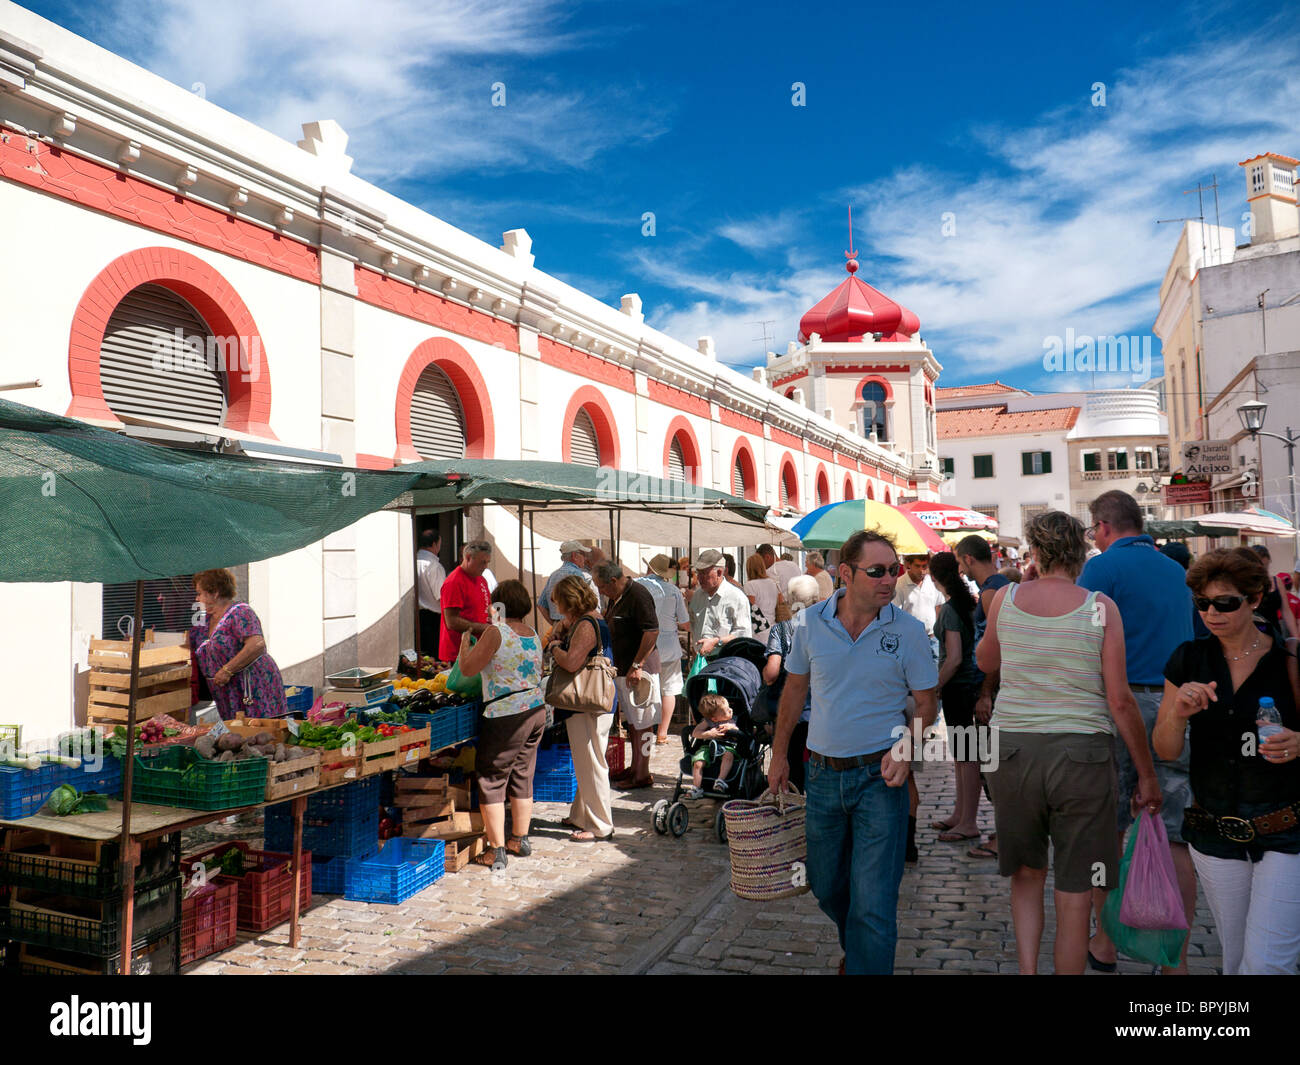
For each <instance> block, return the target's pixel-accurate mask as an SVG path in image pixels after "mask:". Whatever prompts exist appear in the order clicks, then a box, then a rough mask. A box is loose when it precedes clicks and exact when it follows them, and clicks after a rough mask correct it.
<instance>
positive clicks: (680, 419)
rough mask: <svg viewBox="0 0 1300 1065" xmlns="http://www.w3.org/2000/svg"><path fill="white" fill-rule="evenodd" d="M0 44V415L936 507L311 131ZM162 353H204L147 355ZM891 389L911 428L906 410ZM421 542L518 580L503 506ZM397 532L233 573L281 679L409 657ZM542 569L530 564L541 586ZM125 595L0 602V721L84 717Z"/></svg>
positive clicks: (748, 388)
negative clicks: (26, 412) (451, 220)
mask: <svg viewBox="0 0 1300 1065" xmlns="http://www.w3.org/2000/svg"><path fill="white" fill-rule="evenodd" d="M0 27H3V32H0V103H2V104H3V107H2V108H0V219H3V234H4V247H5V254H4V255H3V256H0V316H2V317H3V320H4V322H5V328H4V348H3V351H4V360H3V364H2V365H3V370H2V371H0V385H3V384H5V383H9V384H14V383H18V382H23V381H30V380H32V379H37V378H39V380H40V382H41V383H40V387H39V388H34V389H28V390H23V391H13V392H8V393H6V396H7V398H11V399H15V400H17V401H19V402H23V403H27V404H30V405H32V406H36V407H40V408H43V409H45V410H49V411H53V412H56V413H58V414H66V415H69V416H71V417H74V418H80V419H84V420H86V421H88V422H92V423H94V424H97V425H100V426H105V427H108V428H111V429H114V430H117V431H121V432H126V433H130V434H131V435H134V436H139V437H144V438H147V439H152V440H158V441H163V442H168V443H173V444H178V445H183V446H192V447H201V448H208V449H216V448H226V449H227V450H243V451H245V452H247V453H250V454H260V455H268V456H271V457H277V456H278V457H285V456H304V455H306V456H310V457H313V458H315V459H316V460H317V461H322V462H327V463H329V462H339V463H342V464H344V465H357V466H362V467H369V468H386V467H390V466H393V465H395V464H399V463H402V462H406V461H410V460H415V459H419V458H422V457H423V458H453V457H461V456H467V457H483V458H503V459H547V460H555V461H570V462H586V463H591V464H601V465H607V466H613V467H619V468H622V469H626V470H629V471H634V472H639V473H650V474H655V475H664V474H668V475H669V476H672V477H676V478H678V479H683V480H689V481H693V482H695V483H698V484H701V485H704V486H706V487H711V488H719V489H723V490H731V491H733V492H734V493H735V494H737V495H743V496H745V497H747V498H749V499H751V500H756V501H762V502H767V503H769V504H770V505H773V506H775V505H777V504H779V503H781V502H782V501H783V500H788V501H789V502H790V503H791V504H793V505H794V506H795V507H797V508H799V509H804V508H805V502H804V501H806V500H807V501H811V500H813V499H815V498H825V499H828V500H838V499H842V498H845V497H846V496H848V495H852V496H853V497H855V498H857V497H861V496H863V495H865V494H868V493H869V492H875V493H876V495H877V497H880V495H881V493H882V492H884V491H890V492H892V493H894V494H895V495H896V496H901V495H903V494H908V495H918V494H919V495H921V496H922V497H933V496H934V495H935V493H934V490H933V489H934V483H933V482H931V481H930V480H929V479H928V475H927V473H926V471H925V470H924V468H921V467H918V466H917V465H915V464H914V460H913V457H912V456H913V453H914V452H918V451H923V450H924V447H923V445H922V444H920V443H917V442H915V441H911V442H909V443H908V446H907V449H906V451H905V453H900V452H899V451H897V450H895V449H893V448H887V447H885V446H882V445H881V444H878V443H872V442H870V441H868V440H866V439H864V438H863V436H862V435H861V434H860V433H858V432H855V431H853V430H852V429H851V428H850V427H849V426H848V424H846V423H847V418H846V417H840V418H838V419H828V418H826V417H825V416H824V413H823V410H822V409H821V408H820V407H813V408H812V409H810V407H809V405H808V404H807V403H796V402H793V401H792V400H790V399H788V398H786V397H785V396H783V395H781V394H779V393H777V392H774V391H772V390H771V389H769V388H767V387H765V386H764V385H763V384H760V383H758V382H756V381H754V380H751V379H749V378H748V377H746V376H745V375H744V374H741V373H738V372H736V371H734V370H732V369H730V368H729V367H727V366H725V365H723V364H721V363H720V362H719V361H718V360H717V357H716V354H715V352H714V348H713V344H712V342H711V341H709V340H708V339H707V338H704V339H702V340H701V341H700V342H699V344H698V346H691V345H688V344H683V343H681V342H679V341H678V340H676V339H674V338H672V337H668V336H665V335H664V334H662V333H660V332H658V331H657V330H655V329H653V328H651V327H649V326H648V325H646V323H645V322H644V319H643V313H642V306H641V300H640V298H639V297H638V296H636V295H635V294H629V295H626V296H624V297H623V299H622V304H621V306H620V307H618V308H613V307H609V306H606V305H604V304H602V303H600V302H599V301H598V300H596V299H594V298H593V297H591V296H589V295H587V294H586V293H584V292H581V291H579V290H577V289H575V288H573V287H571V286H569V285H566V284H564V283H563V282H561V281H559V280H557V279H556V278H554V277H551V276H550V275H548V274H546V273H544V272H543V271H542V270H540V269H538V268H537V267H536V266H535V265H534V255H533V249H532V247H531V240H530V239H529V237H528V234H527V232H526V231H525V230H523V229H512V230H510V231H509V232H506V233H505V234H504V235H503V238H502V243H501V246H500V247H499V248H498V247H492V246H490V245H488V244H485V243H483V242H481V241H479V240H477V239H476V238H474V237H472V236H470V235H468V234H466V233H463V232H461V231H460V230H457V229H455V228H454V227H452V226H450V225H448V224H447V223H445V222H443V221H441V220H440V219H438V218H435V217H433V216H431V215H429V214H427V213H426V212H424V211H422V210H420V209H418V208H416V207H414V206H412V205H411V204H408V203H405V202H403V201H402V200H399V199H397V198H396V197H394V196H392V195H390V194H388V193H386V192H384V191H383V190H382V189H380V188H377V187H376V186H374V185H371V184H369V183H368V182H365V181H363V180H361V179H360V178H358V177H356V176H355V175H353V174H352V173H351V166H352V160H351V159H350V158H349V157H348V156H347V155H346V147H347V136H346V134H344V132H343V131H342V130H341V129H339V127H338V126H337V125H336V124H335V123H333V122H314V123H309V124H308V125H305V126H304V127H303V131H304V137H303V139H302V140H301V141H299V142H298V144H296V145H295V144H291V143H289V142H286V141H283V140H280V139H279V138H277V137H275V136H273V135H272V134H270V133H268V132H267V131H265V130H263V129H260V128H258V127H256V126H254V125H252V124H250V123H248V122H245V121H243V120H242V119H239V118H237V117H235V116H234V115H231V114H229V113H227V112H225V111H223V110H221V109H220V108H218V107H216V106H215V105H213V104H211V103H209V102H207V101H205V100H203V99H201V98H200V97H198V96H196V95H194V94H192V93H189V92H186V91H185V90H184V89H182V88H179V87H177V86H175V85H172V84H170V83H168V82H166V81H164V80H163V79H161V78H159V77H157V76H155V75H153V74H151V73H149V72H148V71H146V70H143V69H140V68H139V67H136V66H134V65H132V64H131V63H128V62H126V61H125V60H123V59H121V58H119V57H117V56H115V55H112V54H111V53H108V52H106V51H104V50H103V49H101V48H99V47H97V46H95V45H93V44H91V43H90V42H88V41H85V40H83V39H81V38H79V37H77V36H75V35H74V34H72V33H69V32H68V31H66V30H64V29H61V28H60V27H58V26H56V25H54V24H53V23H51V22H49V21H47V20H45V19H42V18H39V17H38V16H36V15H34V14H32V13H31V12H28V11H26V10H24V9H22V8H20V7H18V6H16V5H15V4H12V3H8V2H7V0H0ZM177 330H180V335H181V337H182V338H185V339H187V340H192V341H193V343H194V344H196V345H197V346H198V348H199V349H200V350H206V352H207V353H208V357H205V359H203V360H198V362H197V364H194V365H191V364H190V363H189V362H187V361H186V360H184V359H181V360H179V361H178V360H174V359H172V358H171V356H172V355H173V354H175V353H176V345H177V340H176V337H177V333H176V331H177ZM917 346H918V345H916V344H913V345H907V344H904V345H901V346H900V348H899V350H900V351H902V350H903V349H904V348H906V349H907V352H908V355H907V358H908V359H909V360H910V362H909V364H910V365H915V366H917V367H924V368H925V369H922V370H920V371H919V372H918V373H916V374H914V375H913V377H912V378H909V380H911V379H915V380H917V381H919V379H920V377H921V376H923V375H924V374H925V373H927V372H928V373H930V374H931V379H932V376H933V375H934V374H937V371H938V364H937V362H935V361H934V360H933V357H932V356H929V355H928V353H924V352H922V351H919V350H913V349H914V348H916V347H917ZM183 347H184V345H182V349H181V350H182V352H183ZM895 361H897V360H895ZM900 387H901V388H902V389H903V391H902V393H901V394H902V395H905V396H906V400H905V402H903V403H902V404H901V406H900V407H899V408H898V415H897V417H899V418H900V419H901V421H900V424H906V422H905V419H906V417H907V416H908V413H907V412H911V411H914V410H915V411H917V416H918V417H919V416H920V414H919V411H920V407H919V406H918V404H920V403H922V402H923V401H922V400H921V399H918V397H917V396H916V395H911V394H908V393H907V391H906V389H907V387H908V386H907V385H906V384H901V385H900ZM828 405H829V406H833V404H828ZM913 435H914V434H913ZM819 493H820V496H819ZM443 524H444V562H446V563H448V564H451V563H454V560H455V559H454V552H455V550H456V547H457V545H458V544H459V542H461V540H462V539H463V538H464V537H466V536H469V535H476V534H478V533H479V532H480V530H482V529H484V528H485V529H486V533H487V535H488V536H489V537H490V538H492V539H494V540H495V541H496V542H497V543H498V544H499V545H500V550H499V552H498V559H497V562H496V564H495V570H496V573H497V576H498V577H501V578H504V577H508V576H512V575H513V568H512V562H513V560H514V558H515V554H516V552H515V549H514V545H515V543H516V539H517V532H518V529H517V526H516V525H515V524H514V523H513V521H512V520H511V519H510V517H509V516H508V515H505V514H502V513H500V511H499V508H489V509H488V512H487V514H486V515H484V514H473V513H467V514H465V515H463V516H462V518H461V520H457V521H451V519H445V520H444V522H443ZM414 532H415V529H414V527H413V523H412V521H411V519H410V518H409V517H404V516H399V515H397V514H393V513H381V514H375V515H372V516H370V517H368V518H366V519H365V520H364V521H361V522H359V523H357V524H356V525H355V526H353V527H352V528H349V529H347V530H344V531H342V532H340V533H338V534H336V535H335V536H332V537H330V538H329V539H328V540H326V541H325V542H323V543H321V544H318V545H316V546H314V547H312V548H309V549H305V550H302V551H298V552H295V553H294V554H292V555H289V556H286V557H282V558H276V559H271V560H268V561H264V562H257V563H253V564H251V565H248V566H247V567H241V569H240V573H239V577H240V582H241V587H240V592H241V594H242V595H243V596H244V597H245V598H247V600H248V601H249V602H250V603H251V604H252V606H253V607H254V609H255V610H256V611H257V613H258V614H259V616H260V618H261V620H262V623H263V627H264V631H265V634H266V638H267V643H268V648H269V650H270V653H271V654H272V655H273V656H274V658H275V659H276V660H277V662H278V663H279V664H280V666H281V667H282V670H283V672H284V674H285V678H286V680H287V681H290V682H295V683H303V684H314V685H319V684H320V683H321V680H322V677H323V675H324V674H325V673H327V672H331V671H333V670H335V669H340V668H345V667H348V666H353V665H356V664H357V663H358V662H363V663H367V664H369V663H383V664H392V663H395V662H396V660H397V656H398V653H399V650H400V649H401V648H403V647H409V646H411V644H412V629H413V614H414V607H413V605H412V599H411V586H412V568H413V567H412V556H413V546H412V545H413V535H414ZM193 535H194V536H196V537H201V536H202V535H203V530H202V529H201V528H195V529H194V530H193ZM622 546H623V547H624V552H623V555H624V559H625V561H628V562H630V563H633V564H635V565H638V567H639V565H640V562H641V557H642V552H641V551H640V550H638V545H622ZM654 546H655V547H656V548H657V547H659V546H670V545H654ZM677 546H684V545H677ZM555 562H556V555H555V552H554V548H553V545H552V546H551V549H550V550H548V551H547V552H546V553H545V554H540V555H539V561H538V569H539V570H540V571H542V573H543V575H544V574H545V573H546V572H549V569H550V568H552V567H553V565H554V564H555ZM186 578H187V575H184V574H182V575H178V581H177V587H176V589H175V590H174V591H169V590H168V589H163V590H162V591H160V592H159V595H160V596H161V597H162V599H163V600H164V602H163V603H162V604H161V606H160V607H158V608H157V611H156V612H155V614H154V616H153V617H152V620H154V621H155V622H156V623H158V624H160V625H164V626H166V627H176V626H177V622H176V620H175V619H174V618H171V617H170V616H169V614H170V613H173V612H174V611H172V610H170V609H169V608H168V605H167V604H168V602H169V601H170V599H176V598H177V597H180V599H181V600H183V599H184V597H185V595H186V594H187V588H188V585H187V580H186ZM120 591H121V590H120V589H113V588H109V589H105V588H103V587H102V586H99V585H72V584H45V585H41V584H33V585H20V586H10V587H8V588H6V589H5V591H4V593H3V594H4V598H5V609H4V611H2V612H0V676H2V677H4V678H5V679H4V681H3V685H4V687H3V695H4V697H5V699H6V702H7V704H8V705H10V706H11V707H15V708H17V709H16V710H15V711H11V714H10V715H0V717H6V718H7V717H8V716H12V714H13V713H17V714H19V715H20V718H21V720H22V723H24V724H27V725H28V726H30V727H31V729H32V730H34V731H35V733H36V734H39V732H40V730H42V729H48V730H54V729H58V728H62V727H65V726H66V725H67V724H68V723H69V722H70V721H71V720H72V718H73V715H74V713H75V714H76V715H77V716H78V717H80V714H81V712H82V710H83V709H84V706H85V702H86V673H87V670H86V653H87V647H88V642H89V640H90V639H91V638H92V637H95V636H99V635H101V634H106V635H110V636H114V635H117V634H118V633H117V632H116V631H115V630H116V629H117V628H118V622H119V620H120V616H121V613H122V610H121V600H120V598H115V596H116V595H117V593H119V592H120ZM169 597H170V599H169ZM171 606H172V607H174V606H175V603H172V604H171ZM182 613H184V611H182ZM33 692H38V693H39V695H38V696H37V697H35V698H34V697H33Z"/></svg>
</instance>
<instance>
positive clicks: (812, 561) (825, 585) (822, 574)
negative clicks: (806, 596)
mask: <svg viewBox="0 0 1300 1065" xmlns="http://www.w3.org/2000/svg"><path fill="white" fill-rule="evenodd" d="M807 562H808V576H809V577H816V578H817V588H818V591H819V592H820V593H821V597H822V599H829V598H830V597H831V596H832V595H834V594H835V580H834V578H832V577H831V575H830V574H829V573H827V572H826V556H825V555H823V554H822V553H821V552H820V551H809V552H808V559H807Z"/></svg>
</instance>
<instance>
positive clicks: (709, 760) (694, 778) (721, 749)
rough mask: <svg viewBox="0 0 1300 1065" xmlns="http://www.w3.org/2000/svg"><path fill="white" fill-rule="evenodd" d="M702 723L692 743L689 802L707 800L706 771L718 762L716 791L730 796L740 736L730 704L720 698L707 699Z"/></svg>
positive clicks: (701, 710)
mask: <svg viewBox="0 0 1300 1065" xmlns="http://www.w3.org/2000/svg"><path fill="white" fill-rule="evenodd" d="M698 709H699V712H700V716H701V717H702V718H703V720H702V721H701V722H700V723H699V724H698V725H696V726H695V728H694V729H693V730H692V731H691V739H692V740H694V741H695V743H696V747H695V751H694V753H692V755H691V784H692V785H693V786H692V788H691V790H690V791H688V792H687V793H686V797H687V798H689V799H702V798H703V797H704V768H705V766H709V765H712V764H713V762H714V760H717V762H718V779H717V780H716V781H715V782H714V785H713V790H714V791H715V792H717V793H718V794H719V795H726V794H727V777H728V776H730V775H731V766H732V763H733V762H734V761H735V758H736V745H735V739H734V737H736V736H739V735H740V730H739V729H737V728H736V721H735V718H734V717H733V716H732V713H731V704H730V703H728V702H727V700H726V698H725V697H724V696H721V695H706V696H704V698H702V699H701V700H700V705H699V707H698Z"/></svg>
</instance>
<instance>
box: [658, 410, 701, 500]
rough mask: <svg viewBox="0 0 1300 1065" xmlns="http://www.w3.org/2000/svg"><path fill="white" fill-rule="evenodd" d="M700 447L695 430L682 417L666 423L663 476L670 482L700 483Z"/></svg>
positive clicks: (679, 416)
mask: <svg viewBox="0 0 1300 1065" xmlns="http://www.w3.org/2000/svg"><path fill="white" fill-rule="evenodd" d="M700 471H701V461H700V445H699V441H697V440H696V439H695V430H694V429H692V428H691V423H690V422H688V421H687V420H686V418H685V417H684V416H683V415H680V414H679V415H678V416H677V417H676V418H674V419H673V420H672V421H671V422H669V423H668V432H667V434H665V437H664V476H665V477H666V478H667V479H668V480H670V481H685V482H686V483H687V484H699V483H700Z"/></svg>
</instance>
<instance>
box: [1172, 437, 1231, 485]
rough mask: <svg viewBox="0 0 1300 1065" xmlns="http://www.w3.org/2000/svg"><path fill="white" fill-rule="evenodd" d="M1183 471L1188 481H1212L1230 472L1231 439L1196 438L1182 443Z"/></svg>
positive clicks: (1229, 474) (1228, 474)
mask: <svg viewBox="0 0 1300 1065" xmlns="http://www.w3.org/2000/svg"><path fill="white" fill-rule="evenodd" d="M1183 473H1184V474H1185V475H1186V476H1187V479H1188V480H1189V481H1206V482H1209V481H1212V480H1214V478H1216V477H1229V476H1231V474H1232V441H1231V440H1197V441H1195V442H1193V443H1189V444H1184V445H1183Z"/></svg>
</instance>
